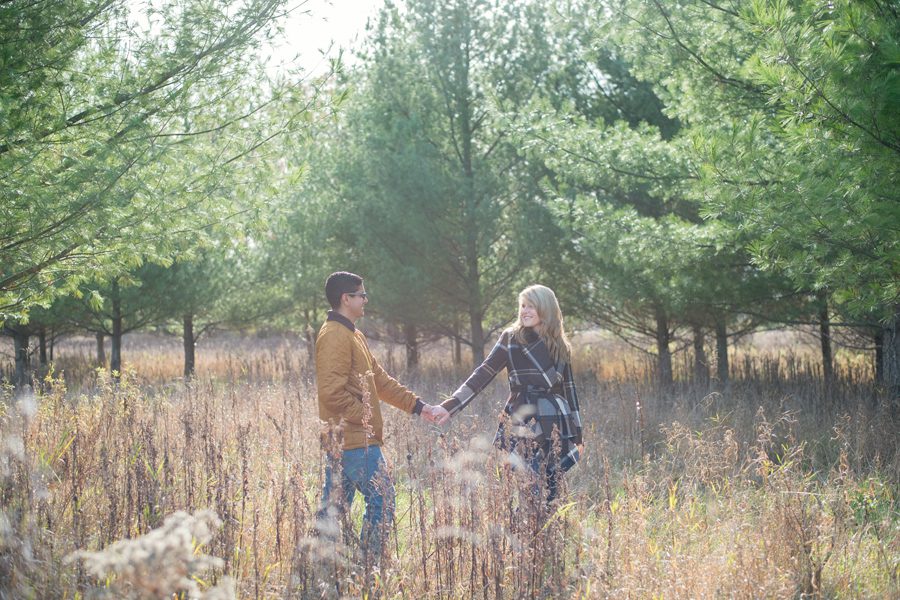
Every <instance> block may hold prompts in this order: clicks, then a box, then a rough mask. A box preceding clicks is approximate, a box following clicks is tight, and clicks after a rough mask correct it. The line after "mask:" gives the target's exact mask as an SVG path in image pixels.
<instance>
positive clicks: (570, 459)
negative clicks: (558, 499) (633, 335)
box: [442, 330, 582, 471]
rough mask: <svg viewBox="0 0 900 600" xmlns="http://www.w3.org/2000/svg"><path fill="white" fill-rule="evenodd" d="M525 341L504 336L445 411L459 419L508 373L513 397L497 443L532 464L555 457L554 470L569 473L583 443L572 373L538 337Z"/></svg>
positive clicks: (532, 334)
mask: <svg viewBox="0 0 900 600" xmlns="http://www.w3.org/2000/svg"><path fill="white" fill-rule="evenodd" d="M525 338H526V343H525V344H524V345H522V344H520V343H519V342H518V341H517V340H516V339H515V336H514V335H513V333H512V332H511V331H509V330H507V331H504V332H503V333H502V334H501V335H500V339H499V340H497V343H496V344H495V345H494V347H493V349H492V350H491V352H490V354H489V355H488V357H487V358H486V359H485V360H484V362H483V363H481V365H480V366H479V367H478V368H476V369H475V371H473V372H472V374H471V375H470V376H469V378H468V379H467V380H466V382H465V383H464V384H463V385H462V386H460V388H459V389H458V390H456V391H455V392H454V393H453V397H452V398H450V399H448V400H446V401H445V402H443V403H442V406H443V407H444V408H446V409H447V410H448V411H449V412H450V415H451V416H454V415H456V414H457V413H459V411H461V410H462V409H464V408H465V407H466V406H467V405H468V404H469V403H470V402H471V401H472V400H473V399H474V398H475V396H477V395H478V394H479V393H480V392H481V391H482V390H483V389H484V388H485V387H487V385H488V384H489V383H490V382H491V381H492V380H493V379H494V377H495V376H496V375H497V373H499V372H500V371H502V370H503V369H504V368H505V369H506V372H507V376H508V378H509V389H510V394H509V399H508V400H507V402H506V406H505V407H504V409H503V412H504V413H505V415H506V417H503V418H501V421H500V426H499V428H498V431H497V436H496V438H495V439H494V443H495V444H497V445H498V446H500V447H501V448H506V449H509V450H510V451H512V452H514V453H517V454H522V455H527V458H531V457H533V456H535V455H537V457H538V458H540V459H542V458H547V457H549V458H550V462H551V463H552V464H550V465H548V466H549V468H550V470H555V469H556V468H560V469H562V470H563V471H566V470H568V469H570V468H571V467H572V466H574V464H575V462H576V461H577V460H578V448H577V445H579V444H581V441H582V438H581V432H582V427H581V416H580V414H579V412H578V395H577V394H576V393H575V382H574V380H573V377H572V367H571V365H570V364H569V363H568V362H562V363H554V362H553V360H552V359H551V357H550V351H549V350H548V348H547V346H546V345H545V344H544V342H543V341H542V340H541V339H540V337H539V336H538V335H537V333H535V332H534V331H532V330H526V332H525ZM557 444H558V445H557Z"/></svg>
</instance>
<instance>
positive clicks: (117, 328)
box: [109, 281, 122, 374]
mask: <svg viewBox="0 0 900 600" xmlns="http://www.w3.org/2000/svg"><path fill="white" fill-rule="evenodd" d="M111 291H112V293H111V294H110V300H111V301H112V347H111V348H110V358H109V370H110V371H111V372H113V373H119V374H121V373H122V298H121V297H120V296H119V282H118V281H113V283H112V290H111Z"/></svg>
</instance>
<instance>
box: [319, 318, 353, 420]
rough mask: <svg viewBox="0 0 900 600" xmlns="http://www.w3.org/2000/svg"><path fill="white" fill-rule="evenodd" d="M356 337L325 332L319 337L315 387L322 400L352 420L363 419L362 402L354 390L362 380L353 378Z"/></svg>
mask: <svg viewBox="0 0 900 600" xmlns="http://www.w3.org/2000/svg"><path fill="white" fill-rule="evenodd" d="M352 358H353V341H352V340H350V339H348V338H347V337H345V336H339V335H323V336H320V337H319V339H318V340H317V341H316V388H317V391H318V394H319V403H320V404H322V405H323V406H325V407H327V408H328V409H329V410H330V411H331V412H333V413H335V414H337V415H339V416H341V417H343V418H344V420H346V421H348V422H349V423H356V424H360V423H362V421H363V405H362V402H361V400H360V398H361V396H362V394H361V393H360V396H355V395H354V394H352V393H351V390H355V389H358V388H359V383H358V382H356V381H351V379H352V377H353V373H352V372H351V368H350V367H351V364H352Z"/></svg>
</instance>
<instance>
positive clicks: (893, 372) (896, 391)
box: [882, 306, 900, 406]
mask: <svg viewBox="0 0 900 600" xmlns="http://www.w3.org/2000/svg"><path fill="white" fill-rule="evenodd" d="M882 331H883V332H884V334H883V335H884V342H883V354H882V362H883V366H882V372H883V377H884V386H885V389H886V391H887V393H888V398H887V400H888V402H890V403H891V406H894V405H895V404H896V402H897V400H898V398H900V306H895V307H894V315H893V317H892V318H891V320H890V321H888V323H887V325H885V327H884V329H883V330H882Z"/></svg>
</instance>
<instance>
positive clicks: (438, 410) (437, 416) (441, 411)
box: [422, 404, 450, 425]
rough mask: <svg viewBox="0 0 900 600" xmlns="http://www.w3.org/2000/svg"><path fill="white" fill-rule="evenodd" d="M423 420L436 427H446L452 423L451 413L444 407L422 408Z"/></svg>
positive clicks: (430, 406) (429, 406)
mask: <svg viewBox="0 0 900 600" xmlns="http://www.w3.org/2000/svg"><path fill="white" fill-rule="evenodd" d="M422 418H423V419H425V420H426V421H428V422H429V423H434V424H435V425H445V424H447V423H448V422H449V421H450V413H449V412H447V409H446V408H444V407H443V406H432V405H431V404H426V405H425V407H424V408H422Z"/></svg>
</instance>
